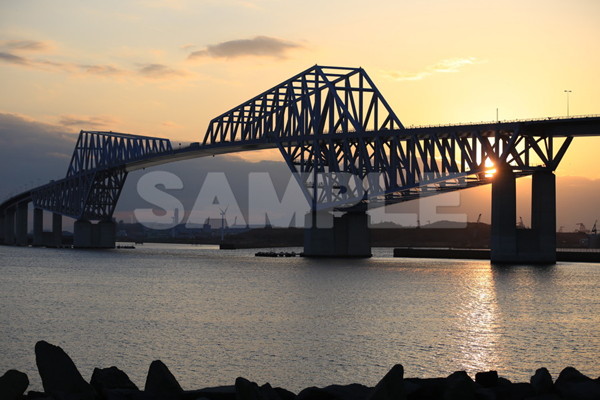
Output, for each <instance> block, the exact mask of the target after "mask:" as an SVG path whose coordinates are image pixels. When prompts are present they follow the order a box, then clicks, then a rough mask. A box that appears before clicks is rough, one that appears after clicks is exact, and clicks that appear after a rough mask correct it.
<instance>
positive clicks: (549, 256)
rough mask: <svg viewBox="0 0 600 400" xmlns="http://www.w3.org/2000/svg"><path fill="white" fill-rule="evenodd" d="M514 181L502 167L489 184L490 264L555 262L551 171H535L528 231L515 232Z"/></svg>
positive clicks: (511, 173)
mask: <svg viewBox="0 0 600 400" xmlns="http://www.w3.org/2000/svg"><path fill="white" fill-rule="evenodd" d="M515 181H516V179H515V174H514V172H513V171H512V170H511V169H510V168H508V167H506V166H504V167H500V168H497V172H496V174H495V175H494V181H493V182H492V237H491V243H490V245H491V261H492V262H496V263H509V264H516V263H536V264H551V263H555V262H556V181H555V176H554V173H553V172H552V171H544V170H541V171H536V172H534V173H533V180H532V196H531V197H532V202H531V225H532V226H531V229H517V226H516V222H517V213H516V182H515Z"/></svg>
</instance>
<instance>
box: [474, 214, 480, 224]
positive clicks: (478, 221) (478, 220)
mask: <svg viewBox="0 0 600 400" xmlns="http://www.w3.org/2000/svg"><path fill="white" fill-rule="evenodd" d="M480 222H481V213H479V216H478V217H477V222H475V223H476V224H479V223H480Z"/></svg>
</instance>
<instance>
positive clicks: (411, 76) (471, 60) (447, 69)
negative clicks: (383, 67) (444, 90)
mask: <svg viewBox="0 0 600 400" xmlns="http://www.w3.org/2000/svg"><path fill="white" fill-rule="evenodd" d="M482 62H483V61H481V60H478V59H477V58H475V57H465V58H448V59H445V60H441V61H439V62H437V63H435V64H433V65H429V66H427V67H425V68H424V69H423V70H422V71H416V72H406V71H387V72H386V75H388V76H389V77H390V78H393V79H395V80H397V81H418V80H421V79H424V78H426V77H428V76H431V75H433V74H440V73H454V72H460V70H461V69H462V68H463V67H465V66H468V65H473V64H480V63H482Z"/></svg>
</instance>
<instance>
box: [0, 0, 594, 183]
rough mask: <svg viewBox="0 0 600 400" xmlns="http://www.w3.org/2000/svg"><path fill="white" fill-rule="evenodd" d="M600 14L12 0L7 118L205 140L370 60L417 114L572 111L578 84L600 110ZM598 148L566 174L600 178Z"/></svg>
mask: <svg viewBox="0 0 600 400" xmlns="http://www.w3.org/2000/svg"><path fill="white" fill-rule="evenodd" d="M599 21H600V2H599V1H597V0H571V1H564V0H560V1H559V0H543V1H542V0H508V1H502V0H499V1H493V2H492V1H482V0H458V1H443V0H421V1H416V0H413V1H398V0H389V1H377V0H374V1H371V2H365V1H356V0H344V1H339V0H331V1H325V0H320V1H314V0H304V1H281V0H247V1H243V0H205V1H201V0H199V1H193V0H172V1H169V0H118V1H117V0H106V1H95V2H91V1H76V0H54V1H48V0H38V1H32V0H23V1H3V2H1V3H0V85H1V86H0V87H1V88H2V91H1V92H0V126H4V127H5V128H6V126H7V123H8V122H7V121H8V120H10V123H11V124H12V125H10V126H11V127H15V128H14V129H18V127H19V126H21V125H27V124H29V125H30V126H31V125H32V124H37V125H36V126H43V127H44V129H45V130H50V131H53V132H64V133H65V135H67V136H68V134H75V133H77V132H79V130H80V129H86V130H113V131H120V132H128V133H134V134H144V135H155V136H160V137H167V138H169V139H172V140H173V141H175V142H177V141H199V140H201V139H202V137H203V135H204V132H205V130H206V127H207V125H208V122H209V121H210V119H212V118H213V117H215V116H217V115H219V114H221V113H222V112H224V111H227V110H228V109H230V108H232V107H234V106H236V105H238V104H240V103H242V102H244V101H245V100H247V99H249V98H251V97H253V96H255V95H256V94H258V93H260V92H262V91H264V90H266V89H268V88H270V87H272V86H274V85H276V84H278V83H280V82H281V81H283V80H285V79H287V78H289V77H291V76H293V75H295V74H296V73H298V72H300V71H302V70H304V69H306V68H308V67H310V66H311V65H314V64H320V65H339V66H351V67H357V66H362V67H363V68H365V70H366V71H367V73H368V74H369V75H370V76H371V78H372V79H373V80H374V82H375V84H376V85H377V86H378V87H379V89H380V91H381V92H382V93H383V95H384V96H385V97H386V99H387V101H388V102H389V103H390V105H391V106H392V108H393V109H394V110H395V112H396V114H397V115H398V117H399V118H400V120H401V121H402V122H403V123H404V124H405V125H407V126H410V125H421V124H440V123H458V122H475V121H490V120H495V119H496V109H498V112H499V117H500V119H501V120H507V119H521V118H542V117H548V116H562V115H566V112H567V97H566V93H565V92H564V90H567V89H568V90H572V93H571V94H570V114H571V115H583V114H600V74H599V71H600V52H599V51H598V46H599V44H600V23H599ZM40 124H41V125H40ZM11 132H12V131H11ZM3 135H4V133H3ZM2 140H3V138H2V137H0V142H1V141H2ZM6 142H7V139H6V138H4V143H2V144H3V145H5V146H6ZM33 145H35V144H33ZM598 149H600V139H583V140H577V141H576V142H575V143H574V144H573V145H572V148H571V149H570V151H569V152H568V154H567V156H566V157H565V159H564V161H563V164H562V165H561V167H560V168H559V170H558V172H557V174H558V175H559V176H579V177H586V178H589V179H600V167H599V166H598V163H597V152H598ZM244 157H247V158H250V159H252V160H257V159H259V158H272V159H278V157H279V155H278V154H276V153H275V154H264V153H254V154H252V153H248V154H247V155H245V156H244ZM57 158H60V157H58V156H57ZM63 158H64V157H63Z"/></svg>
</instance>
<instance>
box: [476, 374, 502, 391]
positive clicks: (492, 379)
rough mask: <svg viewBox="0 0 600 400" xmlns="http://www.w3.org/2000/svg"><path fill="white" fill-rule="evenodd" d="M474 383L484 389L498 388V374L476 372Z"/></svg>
mask: <svg viewBox="0 0 600 400" xmlns="http://www.w3.org/2000/svg"><path fill="white" fill-rule="evenodd" d="M475 382H476V383H478V384H479V385H481V386H483V387H485V388H489V387H494V386H498V372H497V371H488V372H478V373H476V374H475Z"/></svg>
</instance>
